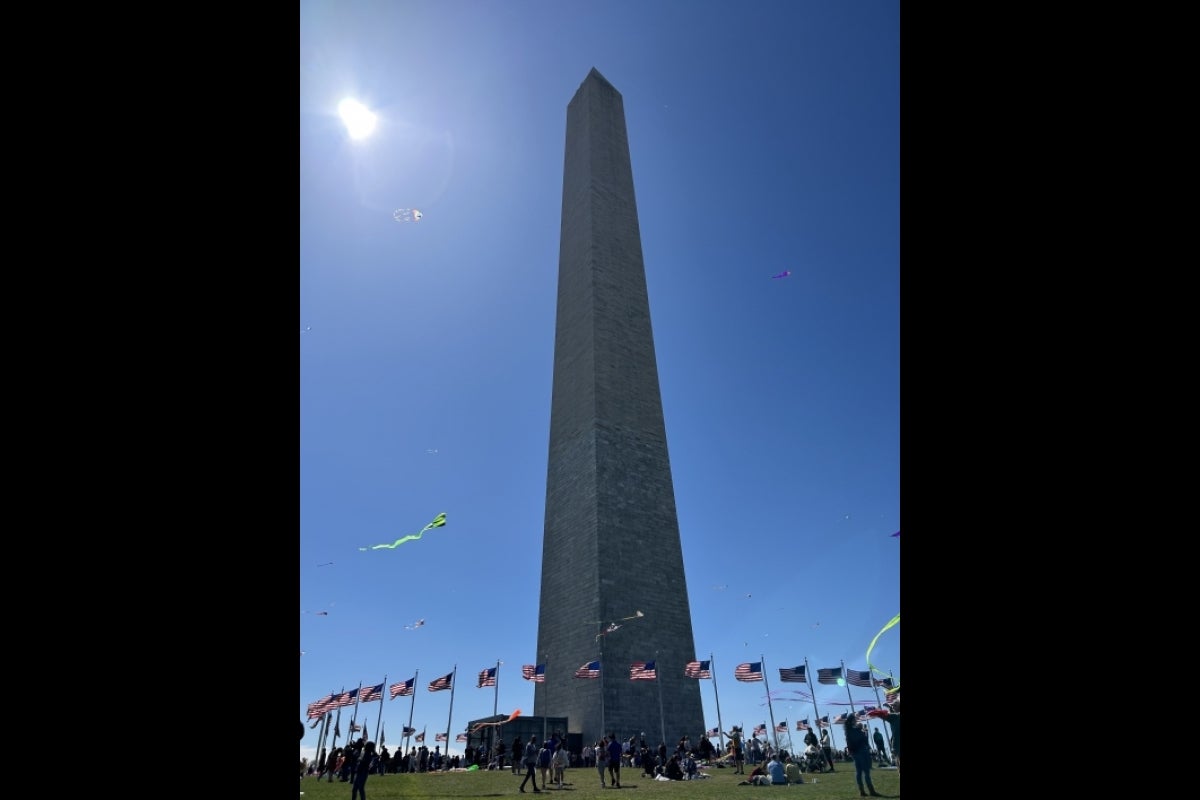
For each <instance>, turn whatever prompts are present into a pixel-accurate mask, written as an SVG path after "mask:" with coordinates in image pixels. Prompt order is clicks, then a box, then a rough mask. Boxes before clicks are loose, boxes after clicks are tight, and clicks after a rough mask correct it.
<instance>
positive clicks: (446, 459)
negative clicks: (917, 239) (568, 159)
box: [298, 0, 901, 756]
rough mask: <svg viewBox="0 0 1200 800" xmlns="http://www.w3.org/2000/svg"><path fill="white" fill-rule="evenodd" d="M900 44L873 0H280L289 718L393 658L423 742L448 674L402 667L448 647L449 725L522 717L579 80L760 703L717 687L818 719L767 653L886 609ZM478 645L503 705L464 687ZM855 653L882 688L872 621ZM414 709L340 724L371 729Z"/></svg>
mask: <svg viewBox="0 0 1200 800" xmlns="http://www.w3.org/2000/svg"><path fill="white" fill-rule="evenodd" d="M899 60H900V40H899V4H898V2H895V1H894V0H888V1H886V2H885V1H883V0H879V1H876V0H853V1H852V2H837V1H836V0H789V1H788V2H765V1H763V0H756V1H755V2H750V3H747V4H742V5H733V4H730V3H727V2H708V1H707V0H696V1H695V2H692V1H690V0H689V1H688V2H683V1H682V0H679V1H677V0H661V1H660V2H649V3H640V2H621V1H619V0H618V1H617V2H608V3H603V4H595V3H577V2H548V1H547V2H542V1H541V0H537V1H535V0H516V1H513V2H477V1H468V0H462V1H458V0H443V1H442V2H436V3H430V2H399V1H397V2H353V1H351V2H336V3H335V2H301V5H300V226H299V227H300V281H299V286H300V308H299V328H300V333H299V358H300V361H299V365H300V431H299V434H300V465H299V467H300V475H299V479H300V548H299V564H298V566H299V578H300V580H299V587H300V598H299V599H300V616H299V620H300V622H299V648H300V650H301V651H302V652H303V655H301V656H300V670H299V677H300V680H299V689H300V694H299V698H298V700H299V713H300V716H301V718H303V717H304V709H305V707H306V705H307V704H308V703H310V702H312V701H314V700H317V699H319V698H321V697H324V696H325V695H327V694H329V693H330V692H331V691H335V690H339V689H342V688H343V687H344V688H346V689H349V688H353V687H355V686H357V685H358V683H359V682H360V681H361V682H363V683H364V685H372V684H375V683H379V682H380V681H383V680H384V679H385V676H386V680H387V682H388V683H392V682H395V681H399V680H406V679H408V678H411V677H413V676H414V674H417V673H418V671H419V675H418V691H417V696H416V700H415V706H413V707H412V710H413V724H414V725H415V726H416V727H417V728H418V729H420V728H423V727H428V729H429V733H428V740H427V743H428V744H429V745H430V746H431V747H432V746H433V734H434V732H435V731H440V730H443V729H444V728H445V726H446V722H447V718H448V716H449V714H450V693H449V692H437V693H430V692H428V691H426V690H425V687H426V686H427V685H428V683H429V682H430V681H432V680H433V679H435V678H437V677H439V676H441V675H444V674H446V673H448V672H450V671H451V670H453V669H454V668H455V667H456V666H457V670H458V680H457V684H456V689H455V692H454V700H453V702H454V707H453V717H452V720H451V725H450V727H451V734H452V736H451V738H453V734H455V733H458V732H460V731H462V730H464V729H465V727H466V722H467V721H468V720H470V719H475V718H479V717H484V716H488V715H490V714H492V713H493V710H494V709H495V710H497V711H499V712H501V713H505V714H507V713H510V712H511V711H512V710H513V709H516V708H520V709H522V710H523V711H524V713H526V714H532V713H533V684H532V683H529V682H527V681H524V680H522V679H521V675H520V670H521V665H522V664H525V663H532V662H534V661H535V652H534V651H535V647H536V643H537V607H538V602H539V597H538V593H539V586H540V574H541V536H542V524H543V516H544V512H545V507H544V503H545V486H546V469H547V448H548V443H549V425H550V397H551V378H552V363H553V346H554V324H555V300H556V289H557V271H558V245H559V214H560V210H561V209H560V204H561V192H562V166H563V148H564V137H565V129H566V107H567V103H568V102H569V101H570V99H571V97H572V96H573V95H574V93H575V91H576V89H577V88H578V87H579V84H580V83H581V82H582V81H583V79H584V77H585V76H586V75H587V73H588V71H589V70H590V69H591V68H593V67H595V68H596V69H597V70H599V71H600V73H601V74H602V75H604V77H605V78H606V79H607V80H609V81H610V82H611V83H612V84H613V85H614V86H615V87H616V88H617V90H618V91H619V92H621V94H622V96H623V97H624V104H625V114H626V124H627V126H628V133H629V143H630V151H631V159H632V163H633V175H634V184H635V189H636V193H637V205H638V216H639V221H640V226H641V232H642V248H643V255H644V260H645V265H646V281H647V287H648V290H649V297H650V309H651V316H652V324H653V329H654V340H655V349H656V354H657V359H658V366H659V378H660V381H661V389H662V397H663V411H664V417H665V420H666V427H667V441H668V447H669V452H670V458H671V468H672V475H673V479H674V486H675V494H676V505H677V508H678V513H679V527H680V532H681V537H682V541H683V552H684V562H685V568H686V571H687V584H688V593H689V601H690V605H691V610H692V617H693V627H694V631H695V639H696V656H697V657H698V658H701V659H706V658H708V657H709V655H710V654H711V655H712V657H713V658H714V660H715V666H716V669H717V679H716V682H717V692H718V693H719V695H720V715H721V721H722V722H723V724H724V728H725V730H728V729H729V727H730V726H731V725H734V724H744V725H746V726H750V727H753V726H754V725H755V724H757V723H759V722H767V723H768V724H770V716H769V711H768V707H767V706H766V705H765V702H766V700H765V696H764V695H765V688H764V684H763V683H739V682H736V681H735V680H734V678H733V671H734V668H735V667H736V666H737V665H738V664H739V663H741V662H743V661H758V660H759V659H760V657H761V658H763V659H765V665H766V668H767V681H768V683H769V686H770V688H771V689H772V690H773V695H775V696H776V697H777V698H778V699H776V700H774V701H772V708H773V711H774V717H775V721H776V722H780V721H783V720H785V719H786V720H787V721H788V722H789V726H790V727H791V728H793V729H794V722H795V721H796V720H798V719H809V720H810V721H812V720H813V718H814V717H815V716H816V714H815V712H814V710H813V707H812V702H811V701H809V700H806V699H803V700H802V699H799V698H798V696H796V695H794V694H793V692H792V690H793V689H800V690H807V691H813V690H814V689H815V695H816V700H817V703H818V706H819V708H820V713H821V714H822V715H824V714H830V716H831V717H832V716H836V715H837V714H838V713H841V711H842V710H844V709H845V706H842V705H835V704H836V703H845V702H846V700H847V691H846V689H845V688H844V687H836V686H824V685H820V684H816V685H814V684H811V683H810V684H781V683H780V682H779V677H778V669H779V668H781V667H791V666H796V665H798V664H802V663H804V661H805V659H806V658H807V660H808V664H809V667H810V669H811V670H813V671H815V670H817V669H819V668H823V667H836V666H840V665H841V664H842V662H844V663H845V665H846V666H847V667H848V668H851V669H860V670H861V669H867V661H866V649H867V646H868V644H869V643H870V641H871V639H872V638H873V637H874V636H875V635H876V633H878V632H879V630H880V629H881V628H882V627H883V626H884V625H885V624H886V623H887V622H888V621H889V620H891V619H892V617H894V616H895V615H896V614H897V613H899V611H900V539H899V538H897V537H893V536H892V535H891V534H893V533H895V532H896V531H898V530H900V527H901V525H900V471H899V470H900V466H899V459H900V398H899V389H900V363H899V354H900V296H899V294H900V286H899V284H900V263H899V258H900V131H899V125H900V96H899V91H900V63H899ZM346 97H353V98H356V99H358V100H360V101H361V102H363V103H365V104H366V105H367V106H369V107H370V108H371V109H373V110H374V111H375V112H376V113H377V114H378V115H379V121H378V125H377V128H376V130H375V132H374V133H373V135H372V136H371V137H369V138H368V139H365V140H363V141H352V140H351V139H350V138H349V137H348V136H347V134H346V130H345V127H344V126H343V124H342V122H341V120H340V119H339V117H338V115H337V106H338V103H339V102H340V101H341V100H342V99H343V98H346ZM397 208H418V209H420V210H421V211H422V212H423V214H424V217H423V218H422V219H421V220H420V221H419V222H415V223H413V222H407V223H398V222H396V221H395V220H394V219H393V216H392V212H393V211H394V210H395V209H397ZM784 271H790V273H791V274H790V275H788V276H787V277H785V278H772V277H771V276H773V275H777V274H779V273H782V272H784ZM439 512H445V513H446V515H447V524H446V526H445V527H442V528H437V529H434V530H431V531H429V532H426V533H425V534H424V536H423V537H422V538H421V539H420V540H419V541H412V542H408V543H406V544H403V545H401V546H399V547H397V548H395V549H393V550H377V551H369V552H361V551H359V549H358V548H359V547H360V546H369V545H374V544H378V543H381V542H392V541H394V540H395V539H397V538H399V537H401V536H404V535H407V534H415V533H417V532H419V531H420V530H421V529H422V528H423V527H424V526H425V525H426V524H427V523H428V522H430V521H431V520H432V519H433V518H434V516H435V515H437V514H438V513H439ZM632 602H633V603H634V604H635V605H636V600H634V601H632ZM322 611H323V612H327V614H325V615H318V614H317V613H316V612H322ZM632 611H633V609H631V613H632ZM419 619H424V620H425V625H424V626H423V627H421V628H419V629H416V630H406V628H405V626H411V625H413V624H414V623H415V622H416V621H417V620H419ZM582 622H583V621H581V624H582ZM636 624H653V622H652V620H639V621H638V623H636ZM646 658H647V659H649V658H653V653H647V654H646ZM498 660H499V661H502V662H503V663H502V665H501V667H500V686H499V692H498V696H497V693H496V692H495V691H494V690H492V689H490V688H488V689H479V688H476V684H477V676H478V673H479V671H480V670H481V669H484V668H486V667H489V666H495V665H496V662H497V661H498ZM871 662H872V663H873V664H874V665H875V666H876V667H878V668H880V669H882V670H884V671H885V672H886V671H890V672H892V673H894V675H895V676H896V678H897V679H899V678H900V626H899V625H897V626H895V627H893V628H892V629H890V630H889V631H887V632H886V633H884V634H883V635H882V636H881V637H880V638H879V641H878V643H877V645H876V646H875V649H874V651H873V652H872V654H871ZM578 666H579V665H578V664H555V663H552V669H551V671H550V676H549V678H548V679H550V680H571V678H570V675H571V673H572V672H573V671H574V669H575V668H576V667H578ZM609 666H610V668H619V669H621V670H627V669H628V665H627V664H621V665H609ZM700 689H701V696H702V698H703V701H704V707H705V720H706V723H707V724H708V725H709V726H710V727H711V726H715V725H717V706H716V700H715V698H714V692H713V686H712V682H711V681H702V682H701V686H700ZM852 693H853V697H854V699H855V701H856V702H859V701H861V702H864V703H867V704H871V705H874V704H875V703H874V695H873V693H872V691H871V690H869V689H859V688H855V689H852ZM410 705H411V702H410V700H409V699H408V698H398V699H397V700H386V699H385V700H384V701H383V703H370V704H365V705H363V706H360V710H359V716H360V718H361V717H363V716H366V717H367V719H368V720H369V722H370V724H371V734H372V737H373V736H374V732H375V725H376V722H377V720H378V715H379V714H380V712H381V711H382V713H383V719H384V721H385V723H386V726H387V731H388V734H387V741H388V744H389V747H390V748H394V747H395V744H396V743H397V742H398V741H399V739H400V735H399V732H400V729H401V727H402V726H403V725H404V724H407V722H408V718H409V711H410ZM342 720H343V723H342V729H343V733H344V732H345V730H346V728H347V724H346V723H347V720H348V714H347V712H343V716H342ZM696 733H697V734H698V733H699V732H696ZM837 733H838V734H840V731H839V732H837ZM344 740H345V736H343V738H342V740H341V741H344ZM300 744H301V747H300V751H301V755H302V756H306V755H309V756H310V755H311V754H312V751H313V748H314V746H315V744H316V731H313V732H311V733H309V734H306V736H305V738H304V739H303V740H302V741H301V743H300ZM654 744H657V742H654ZM451 749H452V750H455V749H456V748H453V747H452V748H451Z"/></svg>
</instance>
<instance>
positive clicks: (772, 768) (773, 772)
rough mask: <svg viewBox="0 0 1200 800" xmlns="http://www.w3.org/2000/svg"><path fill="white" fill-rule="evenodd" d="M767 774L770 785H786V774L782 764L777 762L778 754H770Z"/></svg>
mask: <svg viewBox="0 0 1200 800" xmlns="http://www.w3.org/2000/svg"><path fill="white" fill-rule="evenodd" d="M767 774H768V775H770V776H771V785H772V786H787V775H786V774H785V773H784V771H783V764H781V763H779V756H777V755H775V754H774V753H772V754H771V760H770V761H768V762H767Z"/></svg>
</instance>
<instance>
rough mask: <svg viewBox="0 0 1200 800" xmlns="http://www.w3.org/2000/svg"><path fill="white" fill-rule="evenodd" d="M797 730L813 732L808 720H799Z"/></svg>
mask: <svg viewBox="0 0 1200 800" xmlns="http://www.w3.org/2000/svg"><path fill="white" fill-rule="evenodd" d="M796 730H798V731H807V730H811V728H810V727H809V724H808V720H806V719H802V720H799V721H798V722H797V723H796Z"/></svg>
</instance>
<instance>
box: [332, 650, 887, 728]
mask: <svg viewBox="0 0 1200 800" xmlns="http://www.w3.org/2000/svg"><path fill="white" fill-rule="evenodd" d="M843 672H844V673H845V674H844V675H843ZM804 673H805V665H804V664H801V665H799V666H796V667H780V669H779V680H781V681H783V682H784V683H805V682H807V680H808V679H807V677H806V676H805V674H804ZM521 677H522V678H524V679H525V680H527V681H533V682H534V683H545V682H546V665H545V664H525V665H524V666H522V667H521ZM575 677H576V678H584V679H592V678H599V677H600V662H599V661H589V662H587V663H586V664H584V665H582V666H581V667H579V669H577V670H575ZM683 677H685V678H697V679H701V680H705V679H709V680H711V679H712V662H711V661H689V662H688V663H687V665H685V666H684V668H683ZM733 677H734V678H735V679H737V680H739V681H743V682H750V681H761V680H763V668H762V662H761V661H747V662H745V663H743V664H738V665H737V668H736V669H734V671H733ZM453 680H454V673H453V672H450V673H448V674H446V675H443V676H442V677H440V678H436V679H434V680H432V681H430V683H429V687H428V688H429V691H431V692H441V691H444V690H446V689H450V688H452V685H453ZM629 680H631V681H654V680H658V670H657V668H656V666H655V664H654V662H653V661H635V662H633V663H632V664H630V665H629ZM841 680H844V681H845V682H846V683H848V684H850V685H851V686H861V687H866V688H871V687H875V686H879V687H882V688H883V689H884V690H885V691H886V693H887V702H889V703H891V702H892V701H893V700H894V699H895V694H896V692H897V687H895V686H894V684H893V683H892V679H891V678H890V677H889V678H876V677H875V676H873V675H872V674H871V672H870V670H857V669H843V668H842V667H833V668H830V669H819V670H817V683H824V684H832V685H837V684H838V681H841ZM415 682H416V677H415V676H414V677H412V678H409V679H408V680H407V681H400V682H399V683H393V684H392V685H391V686H389V687H388V691H389V693H390V695H391V699H393V700H395V699H396V698H397V697H409V696H411V695H412V694H413V692H414V690H415V687H414V683H415ZM495 685H496V667H489V668H487V669H484V670H481V671H480V673H479V684H478V687H477V688H480V689H482V688H484V687H485V686H495ZM382 699H383V684H382V683H380V684H377V685H375V686H368V687H365V688H364V687H360V688H358V689H351V690H349V691H346V692H335V693H333V694H330V695H329V696H328V697H325V698H322V699H321V700H317V701H316V702H313V703H309V704H308V718H309V719H314V718H317V717H320V716H322V715H323V714H325V713H326V712H328V711H331V710H333V709H337V708H346V707H347V706H352V705H354V704H355V702H361V703H370V702H372V701H374V700H382ZM797 730H802V729H800V728H797Z"/></svg>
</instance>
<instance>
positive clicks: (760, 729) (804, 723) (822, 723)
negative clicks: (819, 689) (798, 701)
mask: <svg viewBox="0 0 1200 800" xmlns="http://www.w3.org/2000/svg"><path fill="white" fill-rule="evenodd" d="M874 710H875V707H874V706H866V707H864V708H863V709H862V710H861V711H846V712H843V713H841V714H839V715H838V716H836V717H834V718H833V722H830V721H829V715H828V714H826V715H825V716H823V717H821V718H820V719H818V720H817V726H818V727H821V728H828V727H830V726H831V725H845V724H846V722H847V721H848V720H851V719H855V720H858V721H859V722H866V721H867V720H868V719H870V716H871V712H872V711H874ZM787 730H788V724H787V720H786V719H785V720H784V721H783V722H780V723H779V724H778V725H776V726H775V732H776V733H787ZM796 730H798V731H809V730H812V726H811V725H810V724H809V722H808V720H806V719H802V720H797V722H796ZM705 735H707V736H710V737H711V736H716V735H717V729H716V728H713V729H712V730H711V731H708V732H707V734H705ZM754 735H755V736H766V735H767V723H765V722H764V723H761V724H759V725H755V726H754Z"/></svg>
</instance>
